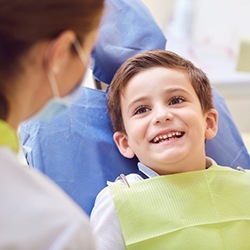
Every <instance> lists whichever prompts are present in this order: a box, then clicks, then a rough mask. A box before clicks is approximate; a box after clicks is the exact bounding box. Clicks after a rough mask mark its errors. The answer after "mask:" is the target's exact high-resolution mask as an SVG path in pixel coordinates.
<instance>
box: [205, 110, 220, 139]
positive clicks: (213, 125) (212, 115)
mask: <svg viewBox="0 0 250 250" xmlns="http://www.w3.org/2000/svg"><path fill="white" fill-rule="evenodd" d="M206 124H207V127H206V132H205V138H206V139H208V140H210V139H213V138H214V137H215V136H216V134H217V131H218V112H217V111H216V110H215V109H210V110H209V111H208V112H207V114H206Z"/></svg>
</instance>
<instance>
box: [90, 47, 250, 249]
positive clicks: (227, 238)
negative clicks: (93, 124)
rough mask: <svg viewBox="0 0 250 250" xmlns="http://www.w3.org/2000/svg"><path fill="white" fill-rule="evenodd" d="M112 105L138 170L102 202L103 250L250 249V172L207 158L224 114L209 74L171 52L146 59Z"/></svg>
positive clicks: (122, 83)
mask: <svg viewBox="0 0 250 250" xmlns="http://www.w3.org/2000/svg"><path fill="white" fill-rule="evenodd" d="M107 105H108V110H109V114H110V117H111V120H112V124H113V127H114V131H115V133H114V140H115V143H116V145H117V147H118V149H119V150H120V152H121V154H122V155H123V156H125V157H127V158H132V157H134V156H137V158H138V159H139V163H138V168H139V171H138V173H136V174H130V175H128V176H126V177H125V176H124V175H121V176H120V178H119V179H118V180H117V181H116V182H114V183H109V187H106V188H105V189H104V190H102V192H100V194H99V195H98V197H97V199H96V203H95V207H94V209H93V211H92V214H91V223H92V226H93V227H94V232H95V234H96V237H97V242H98V249H107V250H112V249H114V250H120V249H143V250H145V249H241V250H243V249H249V246H250V237H249V230H250V191H249V190H250V172H249V171H245V170H243V169H241V171H239V170H233V169H231V168H228V167H220V166H218V165H217V164H216V163H215V162H214V161H213V160H212V159H209V158H207V157H206V155H205V141H206V140H208V139H212V138H213V137H214V136H215V135H216V133H217V122H218V115H217V112H216V110H215V109H214V106H213V101H212V91H211V86H210V83H209V80H208V78H207V77H206V75H205V74H204V72H202V71H201V70H200V69H198V68H196V67H195V66H194V65H193V64H192V63H191V62H189V61H187V60H185V59H183V58H181V57H180V56H178V55H176V54H175V53H172V52H168V51H160V50H159V51H148V52H145V53H143V54H139V55H137V56H134V57H132V58H131V59H129V60H127V61H126V62H125V63H124V64H123V65H122V66H121V68H120V69H119V70H118V71H117V73H116V75H115V76H114V79H113V81H112V83H111V85H110V88H109V92H108V97H107ZM229 143H230V142H229Z"/></svg>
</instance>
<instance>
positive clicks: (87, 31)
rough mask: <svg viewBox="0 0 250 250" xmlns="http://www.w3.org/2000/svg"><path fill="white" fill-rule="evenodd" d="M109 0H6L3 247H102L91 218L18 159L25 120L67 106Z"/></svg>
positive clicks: (0, 130)
mask: <svg viewBox="0 0 250 250" xmlns="http://www.w3.org/2000/svg"><path fill="white" fill-rule="evenodd" d="M103 6H104V1H103V0H63V1H62V0H53V1H52V0H43V1H36V0H22V1H19V0H12V1H9V0H0V203H1V209H0V235H1V237H0V249H36V250H37V249H88V250H92V249H95V242H94V239H93V235H92V231H91V229H90V226H89V221H88V218H87V216H86V215H85V214H83V213H82V210H81V209H80V208H79V207H78V206H77V205H75V203H73V202H72V201H71V199H70V198H69V197H68V196H66V195H65V194H64V193H63V192H62V191H61V190H60V189H59V188H58V187H56V186H55V185H54V184H53V183H52V182H51V181H50V180H49V179H47V178H46V177H45V176H43V175H42V174H40V173H38V172H36V171H35V170H32V169H29V168H27V167H24V166H22V165H21V164H20V163H19V162H18V157H17V152H18V145H19V143H18V138H17V134H16V131H17V129H18V127H19V125H20V123H21V122H22V121H23V120H26V119H35V120H48V119H51V118H53V117H54V116H55V115H57V114H60V113H62V112H65V111H66V110H67V109H68V107H69V106H70V103H71V101H72V100H73V98H74V96H76V94H77V91H78V89H79V83H80V82H81V79H82V78H83V76H84V74H85V72H86V69H87V64H88V60H89V54H90V52H91V50H92V48H93V45H94V42H95V40H96V37H97V31H98V27H99V23H100V20H101V16H102V12H103Z"/></svg>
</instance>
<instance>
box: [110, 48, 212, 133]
mask: <svg viewBox="0 0 250 250" xmlns="http://www.w3.org/2000/svg"><path fill="white" fill-rule="evenodd" d="M153 67H164V68H168V69H173V70H179V71H182V72H183V73H186V74H187V76H188V78H189V80H190V83H191V84H192V86H193V88H194V90H195V92H196V94H197V96H198V98H199V101H200V104H201V109H202V111H203V113H205V112H207V111H208V110H210V109H212V108H214V105H213V97H212V88H211V85H210V82H209V79H208V78H207V76H206V74H205V73H204V72H203V71H202V70H200V69H199V68H197V67H195V66H194V64H193V63H192V62H190V61H188V60H186V59H184V58H182V57H180V56H179V55H177V54H175V53H173V52H170V51H166V50H151V51H147V52H144V53H140V54H138V55H136V56H133V57H131V58H129V59H128V60H127V61H126V62H124V63H123V64H122V66H121V67H120V68H119V69H118V71H117V72H116V74H115V75H114V78H113V80H112V82H111V84H110V87H109V90H108V94H107V107H108V112H109V115H110V118H111V121H112V125H113V129H114V131H122V132H125V133H126V131H125V128H124V123H123V120H122V112H121V95H122V94H123V91H124V89H125V87H126V86H127V84H128V82H129V81H130V80H131V78H132V77H133V76H135V75H137V74H138V73H140V72H142V71H144V70H147V69H150V68H153Z"/></svg>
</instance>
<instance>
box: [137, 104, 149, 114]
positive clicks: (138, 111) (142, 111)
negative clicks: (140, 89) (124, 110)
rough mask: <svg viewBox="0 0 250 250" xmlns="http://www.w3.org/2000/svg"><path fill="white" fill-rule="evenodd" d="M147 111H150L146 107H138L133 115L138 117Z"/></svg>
mask: <svg viewBox="0 0 250 250" xmlns="http://www.w3.org/2000/svg"><path fill="white" fill-rule="evenodd" d="M149 110H150V109H149V108H148V107H146V106H140V107H138V108H137V109H136V110H135V112H134V114H135V115H138V114H142V113H146V112H148V111H149Z"/></svg>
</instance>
